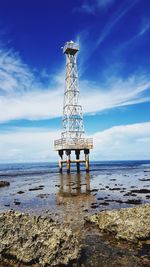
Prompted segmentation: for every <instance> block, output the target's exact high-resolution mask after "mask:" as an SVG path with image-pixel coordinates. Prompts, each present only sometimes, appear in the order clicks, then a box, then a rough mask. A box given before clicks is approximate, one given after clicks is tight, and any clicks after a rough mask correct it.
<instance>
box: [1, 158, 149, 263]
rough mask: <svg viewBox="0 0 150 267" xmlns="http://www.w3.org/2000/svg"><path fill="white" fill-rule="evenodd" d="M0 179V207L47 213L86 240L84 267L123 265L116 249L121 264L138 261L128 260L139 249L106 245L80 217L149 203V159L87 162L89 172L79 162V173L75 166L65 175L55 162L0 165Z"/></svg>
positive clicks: (136, 254) (40, 213)
mask: <svg viewBox="0 0 150 267" xmlns="http://www.w3.org/2000/svg"><path fill="white" fill-rule="evenodd" d="M0 180H5V181H8V182H10V185H9V186H7V187H3V188H0V211H1V212H2V211H6V210H9V209H13V210H19V211H22V212H29V213H33V214H38V215H47V216H51V217H52V218H54V219H55V220H58V221H59V222H61V223H63V224H64V225H65V224H66V225H69V226H70V227H71V228H72V229H73V231H76V232H81V233H82V235H83V236H84V239H85V240H86V241H85V247H86V249H85V261H86V263H84V264H85V266H89V267H90V266H91V267H97V266H114V265H112V261H113V262H114V263H116V266H124V265H119V263H118V262H119V260H120V258H119V257H120V256H119V255H120V254H119V253H122V255H123V257H126V266H141V265H136V264H135V265H134V264H133V263H132V258H133V257H132V255H133V254H134V253H135V258H136V257H137V262H138V260H140V261H141V259H140V258H139V256H138V253H139V252H136V251H135V250H133V251H132V253H131V248H130V249H129V250H127V249H126V250H122V248H120V249H118V248H115V246H111V245H110V244H109V246H108V242H107V244H106V243H105V241H102V239H101V237H100V238H98V233H95V232H94V233H93V230H89V229H88V230H87V229H85V220H84V219H85V217H86V216H88V215H90V214H93V213H96V212H99V211H102V210H110V209H120V208H125V207H134V206H135V205H139V204H144V203H150V160H146V161H144V160H143V161H108V162H107V161H105V162H102V161H101V162H91V163H90V172H89V174H87V173H86V172H85V169H84V166H83V165H81V173H80V174H77V173H76V168H75V166H74V167H72V170H71V174H66V170H65V169H64V172H63V173H62V174H60V173H59V167H58V164H57V163H30V164H29V163H24V164H22V163H21V164H20V163H19V164H0ZM100 251H103V255H102V254H101V256H100ZM93 253H94V254H93ZM117 253H118V254H117ZM130 254H132V255H130ZM93 255H94V256H93ZM100 260H101V262H103V261H104V265H103V264H101V265H99V261H100ZM143 266H144V265H143ZM149 266H150V265H149Z"/></svg>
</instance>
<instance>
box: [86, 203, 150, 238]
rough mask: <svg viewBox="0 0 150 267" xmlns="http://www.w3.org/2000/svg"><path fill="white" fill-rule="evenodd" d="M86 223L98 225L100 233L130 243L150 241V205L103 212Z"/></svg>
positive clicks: (87, 219)
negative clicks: (109, 234)
mask: <svg viewBox="0 0 150 267" xmlns="http://www.w3.org/2000/svg"><path fill="white" fill-rule="evenodd" d="M86 221H88V222H91V223H94V224H96V225H97V226H98V227H99V229H100V231H102V232H104V233H111V234H112V235H113V236H114V237H115V238H116V239H121V240H126V241H129V242H134V243H136V242H138V241H139V240H146V239H150V204H145V205H141V206H136V207H134V208H124V209H120V210H110V211H102V212H100V213H98V214H95V215H92V216H89V217H87V218H86Z"/></svg>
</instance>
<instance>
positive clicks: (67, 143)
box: [54, 138, 93, 150]
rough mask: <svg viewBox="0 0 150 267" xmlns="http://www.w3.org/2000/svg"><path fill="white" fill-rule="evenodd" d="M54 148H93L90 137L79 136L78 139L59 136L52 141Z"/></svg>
mask: <svg viewBox="0 0 150 267" xmlns="http://www.w3.org/2000/svg"><path fill="white" fill-rule="evenodd" d="M54 147H55V150H61V149H71V150H76V149H80V150H84V149H92V148H93V139H92V138H80V139H76V138H74V139H65V138H64V139H63V138H60V139H58V140H55V142H54Z"/></svg>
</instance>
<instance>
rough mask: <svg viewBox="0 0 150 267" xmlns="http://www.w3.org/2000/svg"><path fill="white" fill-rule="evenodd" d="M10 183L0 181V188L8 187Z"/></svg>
mask: <svg viewBox="0 0 150 267" xmlns="http://www.w3.org/2000/svg"><path fill="white" fill-rule="evenodd" d="M9 185H10V183H9V182H7V181H0V187H4V186H9Z"/></svg>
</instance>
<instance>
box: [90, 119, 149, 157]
mask: <svg viewBox="0 0 150 267" xmlns="http://www.w3.org/2000/svg"><path fill="white" fill-rule="evenodd" d="M93 138H94V144H95V145H94V150H93V158H94V159H95V160H135V159H137V160H138V159H139V160H141V159H150V122H147V123H138V124H131V125H121V126H115V127H112V128H110V129H107V130H105V131H102V132H98V133H95V134H94V135H93Z"/></svg>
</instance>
